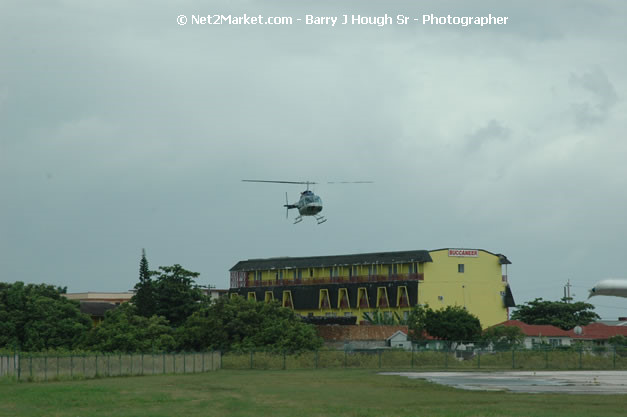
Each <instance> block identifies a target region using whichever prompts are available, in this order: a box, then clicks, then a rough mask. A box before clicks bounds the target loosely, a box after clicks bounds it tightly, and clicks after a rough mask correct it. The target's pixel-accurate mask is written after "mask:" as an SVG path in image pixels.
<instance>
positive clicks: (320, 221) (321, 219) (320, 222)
mask: <svg viewBox="0 0 627 417" xmlns="http://www.w3.org/2000/svg"><path fill="white" fill-rule="evenodd" d="M314 217H315V218H316V221H317V222H318V224H322V223H324V222H326V221H327V219H325V218H324V216H314Z"/></svg>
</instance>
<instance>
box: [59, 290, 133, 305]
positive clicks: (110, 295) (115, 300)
mask: <svg viewBox="0 0 627 417" xmlns="http://www.w3.org/2000/svg"><path fill="white" fill-rule="evenodd" d="M62 295H63V296H64V297H65V298H68V299H70V300H77V301H81V302H103V303H110V304H115V305H120V304H122V303H126V302H128V301H130V300H131V298H132V297H133V295H135V292H133V291H125V292H92V291H88V292H75V293H68V294H62Z"/></svg>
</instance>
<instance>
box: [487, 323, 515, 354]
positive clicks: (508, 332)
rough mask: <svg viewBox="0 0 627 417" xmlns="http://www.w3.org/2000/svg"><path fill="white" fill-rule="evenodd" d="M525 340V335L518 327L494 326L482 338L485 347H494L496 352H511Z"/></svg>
mask: <svg viewBox="0 0 627 417" xmlns="http://www.w3.org/2000/svg"><path fill="white" fill-rule="evenodd" d="M524 340H525V334H524V333H523V332H522V330H520V328H519V327H516V326H493V327H490V328H488V329H486V330H485V331H484V332H483V335H482V336H481V341H482V345H483V346H490V345H491V346H492V348H493V349H494V350H510V349H511V348H513V347H515V346H519V345H521V344H522V343H523V341H524Z"/></svg>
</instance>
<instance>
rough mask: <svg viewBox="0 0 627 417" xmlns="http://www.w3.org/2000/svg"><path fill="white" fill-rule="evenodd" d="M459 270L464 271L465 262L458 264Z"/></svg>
mask: <svg viewBox="0 0 627 417" xmlns="http://www.w3.org/2000/svg"><path fill="white" fill-rule="evenodd" d="M457 272H459V273H463V272H464V264H457Z"/></svg>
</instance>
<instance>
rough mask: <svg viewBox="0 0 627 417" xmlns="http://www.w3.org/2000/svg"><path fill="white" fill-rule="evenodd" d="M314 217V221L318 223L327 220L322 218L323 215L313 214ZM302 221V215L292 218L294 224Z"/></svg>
mask: <svg viewBox="0 0 627 417" xmlns="http://www.w3.org/2000/svg"><path fill="white" fill-rule="evenodd" d="M313 217H314V218H315V219H316V222H317V223H318V224H322V223H324V222H326V221H327V219H325V218H324V216H313ZM302 221H303V216H298V217H296V218H295V219H294V224H297V223H300V222H302Z"/></svg>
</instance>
